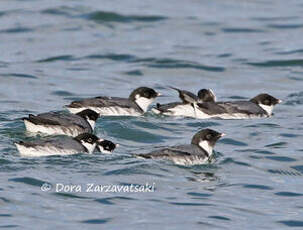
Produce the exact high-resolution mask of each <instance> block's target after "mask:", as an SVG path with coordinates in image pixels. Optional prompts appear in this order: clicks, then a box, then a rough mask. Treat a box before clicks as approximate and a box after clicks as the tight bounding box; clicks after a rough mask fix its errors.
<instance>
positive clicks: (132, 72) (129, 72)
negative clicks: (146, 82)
mask: <svg viewBox="0 0 303 230" xmlns="http://www.w3.org/2000/svg"><path fill="white" fill-rule="evenodd" d="M124 73H125V74H127V75H130V76H143V72H142V71H141V70H131V71H127V72H124Z"/></svg>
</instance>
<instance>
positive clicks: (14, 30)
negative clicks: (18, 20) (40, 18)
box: [0, 27, 34, 34]
mask: <svg viewBox="0 0 303 230" xmlns="http://www.w3.org/2000/svg"><path fill="white" fill-rule="evenodd" d="M32 31H34V29H31V28H27V27H16V28H10V29H5V30H0V33H10V34H12V33H26V32H32Z"/></svg>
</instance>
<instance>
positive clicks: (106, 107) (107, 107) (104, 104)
mask: <svg viewBox="0 0 303 230" xmlns="http://www.w3.org/2000/svg"><path fill="white" fill-rule="evenodd" d="M160 95H161V94H160V93H157V92H156V91H155V90H153V89H151V88H148V87H140V88H137V89H135V90H134V91H133V92H132V93H131V94H130V95H129V97H128V98H120V97H95V98H89V99H83V100H81V101H74V102H72V103H71V104H69V105H67V106H66V108H67V109H68V110H69V111H70V112H71V113H78V112H80V111H82V110H84V109H91V110H94V111H95V112H97V113H98V114H99V116H140V115H142V114H143V113H145V112H146V111H147V109H148V106H149V105H150V104H151V103H152V102H153V101H154V100H155V98H156V97H158V96H160Z"/></svg>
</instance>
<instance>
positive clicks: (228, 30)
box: [222, 28, 264, 33]
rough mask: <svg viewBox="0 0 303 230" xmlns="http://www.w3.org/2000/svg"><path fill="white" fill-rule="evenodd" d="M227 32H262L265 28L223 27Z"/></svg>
mask: <svg viewBox="0 0 303 230" xmlns="http://www.w3.org/2000/svg"><path fill="white" fill-rule="evenodd" d="M222 31H223V32H225V33H262V32H264V30H261V29H250V28H223V29H222Z"/></svg>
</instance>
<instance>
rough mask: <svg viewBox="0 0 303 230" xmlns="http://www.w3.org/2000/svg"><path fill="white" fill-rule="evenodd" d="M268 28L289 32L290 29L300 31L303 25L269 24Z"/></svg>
mask: <svg viewBox="0 0 303 230" xmlns="http://www.w3.org/2000/svg"><path fill="white" fill-rule="evenodd" d="M267 27H268V28H272V29H283V30H288V29H300V28H302V27H303V24H269V25H267Z"/></svg>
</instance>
